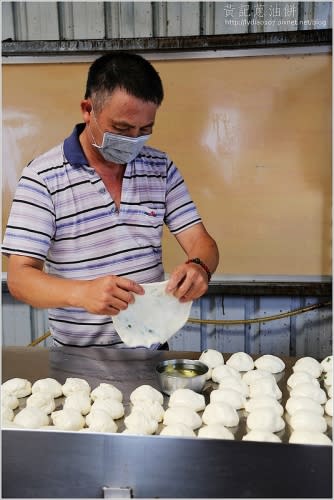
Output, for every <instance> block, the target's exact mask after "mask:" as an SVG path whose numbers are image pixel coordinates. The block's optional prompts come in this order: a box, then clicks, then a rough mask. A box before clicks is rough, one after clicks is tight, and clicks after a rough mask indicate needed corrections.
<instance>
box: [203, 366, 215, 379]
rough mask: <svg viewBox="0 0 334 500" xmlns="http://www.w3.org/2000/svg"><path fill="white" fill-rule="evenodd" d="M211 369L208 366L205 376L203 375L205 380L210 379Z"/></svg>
mask: <svg viewBox="0 0 334 500" xmlns="http://www.w3.org/2000/svg"><path fill="white" fill-rule="evenodd" d="M212 370H213V368H209V367H208V371H207V372H206V377H205V378H206V380H210V379H211V377H212Z"/></svg>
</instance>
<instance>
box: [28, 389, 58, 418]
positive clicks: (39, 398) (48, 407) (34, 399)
mask: <svg viewBox="0 0 334 500" xmlns="http://www.w3.org/2000/svg"><path fill="white" fill-rule="evenodd" d="M32 407H34V408H40V409H41V410H42V411H44V413H46V414H47V415H48V414H49V413H52V412H53V411H54V410H55V408H56V404H55V400H54V399H53V396H52V394H48V393H47V392H35V393H34V394H32V395H31V396H29V398H28V399H27V408H32Z"/></svg>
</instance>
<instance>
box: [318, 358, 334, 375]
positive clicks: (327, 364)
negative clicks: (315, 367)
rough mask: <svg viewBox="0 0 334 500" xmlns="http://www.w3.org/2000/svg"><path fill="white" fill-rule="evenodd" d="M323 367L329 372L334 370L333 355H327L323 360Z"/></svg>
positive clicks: (323, 369)
mask: <svg viewBox="0 0 334 500" xmlns="http://www.w3.org/2000/svg"><path fill="white" fill-rule="evenodd" d="M320 364H321V368H322V371H324V372H326V373H327V372H329V371H333V356H332V355H331V356H326V357H325V358H324V359H323V360H322V361H321V363H320Z"/></svg>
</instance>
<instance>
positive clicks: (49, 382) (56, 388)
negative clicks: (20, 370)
mask: <svg viewBox="0 0 334 500" xmlns="http://www.w3.org/2000/svg"><path fill="white" fill-rule="evenodd" d="M31 392H32V393H33V394H35V392H47V393H48V394H51V395H52V397H54V398H60V397H61V396H62V395H63V390H62V388H61V384H60V383H59V382H58V381H57V380H55V379H54V378H41V379H39V380H37V381H36V382H35V383H34V384H33V386H32V388H31Z"/></svg>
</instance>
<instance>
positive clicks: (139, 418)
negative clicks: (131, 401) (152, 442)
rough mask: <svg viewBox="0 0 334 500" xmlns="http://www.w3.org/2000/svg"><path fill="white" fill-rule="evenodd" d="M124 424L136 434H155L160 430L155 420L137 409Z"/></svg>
mask: <svg viewBox="0 0 334 500" xmlns="http://www.w3.org/2000/svg"><path fill="white" fill-rule="evenodd" d="M124 424H125V427H126V428H127V429H128V430H129V431H131V432H133V433H134V434H142V435H147V434H154V433H155V432H156V431H157V429H158V422H157V421H156V420H155V419H154V418H152V417H150V416H149V415H146V414H145V413H142V412H141V411H139V410H136V409H133V410H132V412H131V413H130V415H128V416H127V417H125V419H124Z"/></svg>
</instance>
